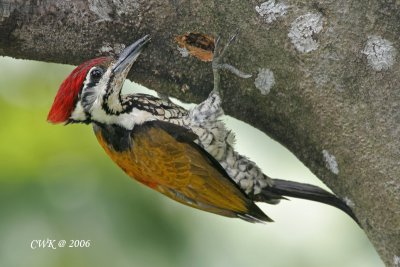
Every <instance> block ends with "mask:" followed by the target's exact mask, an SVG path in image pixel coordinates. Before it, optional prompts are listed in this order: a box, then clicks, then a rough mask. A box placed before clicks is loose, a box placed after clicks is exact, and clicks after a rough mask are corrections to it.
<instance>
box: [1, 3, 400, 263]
mask: <svg viewBox="0 0 400 267" xmlns="http://www.w3.org/2000/svg"><path fill="white" fill-rule="evenodd" d="M399 21H400V2H399V1H389V0H387V1H361V0H355V1H343V0H339V1H333V0H331V1H329V0H320V1H294V0H284V1H279V2H275V1H272V0H271V1H268V2H265V3H264V4H263V1H240V0H233V1H228V0H221V1H211V0H205V1H200V0H192V1H182V0H170V1H157V0H136V1H135V0H131V1H127V0H89V1H83V0H73V1H72V0H71V1H64V0H37V1H33V0H31V1H24V0H0V55H4V56H11V57H16V58H24V59H33V60H41V61H51V62H58V63H68V64H74V65H77V64H79V63H81V62H83V61H84V60H86V59H89V58H93V57H96V56H99V55H104V54H108V53H110V52H111V53H112V52H118V51H120V50H121V48H122V47H123V45H126V44H129V43H131V42H133V41H134V40H136V39H138V38H139V37H142V36H143V35H145V34H150V35H151V37H152V41H151V43H150V45H149V46H148V47H147V49H146V50H145V51H144V53H143V55H142V56H141V57H140V58H139V60H138V62H137V64H136V65H135V67H134V71H133V72H132V74H131V76H130V79H132V80H134V81H136V82H138V83H141V84H143V85H145V86H147V87H149V88H152V89H155V90H157V91H159V92H162V93H167V94H169V95H171V96H174V97H177V98H178V99H181V100H184V101H191V102H200V101H201V100H203V99H204V98H205V97H206V96H207V95H208V93H209V92H210V90H211V89H212V81H213V79H212V71H211V66H210V63H205V62H201V61H199V60H197V59H196V58H194V57H183V56H182V55H181V53H180V52H179V51H178V49H177V43H176V42H175V40H174V38H175V36H177V35H180V34H183V33H185V32H188V31H191V32H204V33H207V34H211V35H216V34H218V33H221V34H222V36H223V37H225V39H226V38H227V37H228V35H229V34H230V33H233V32H235V30H236V29H239V31H240V36H239V38H238V41H237V43H236V44H235V45H233V46H232V47H231V50H230V51H229V53H228V55H227V61H228V62H229V63H231V64H233V65H235V66H236V67H238V68H239V69H241V70H243V71H245V72H248V73H251V74H253V77H252V78H250V79H240V78H238V77H235V76H233V75H232V74H223V75H222V80H221V82H222V84H221V86H222V90H223V92H224V110H225V112H226V113H227V114H228V115H231V116H233V117H236V118H238V119H240V120H243V121H245V122H247V123H249V124H251V125H253V126H254V127H256V128H258V129H260V130H262V131H263V132H265V133H266V134H268V135H269V136H271V137H272V138H274V139H275V140H277V141H279V142H280V143H281V144H283V145H284V146H286V147H287V148H288V149H289V150H290V151H292V152H293V153H294V154H295V155H296V156H297V157H298V158H299V159H300V160H301V161H302V162H303V163H304V164H305V165H306V166H308V168H310V169H311V170H312V172H314V173H315V174H316V175H317V176H318V177H319V178H320V179H321V180H322V181H324V182H325V183H326V184H327V185H328V186H329V187H330V188H331V189H332V190H333V192H335V193H336V194H337V195H338V196H340V197H342V198H343V199H346V201H347V202H348V203H349V205H351V206H352V207H353V209H354V211H355V213H356V215H357V217H358V218H359V220H360V222H361V224H362V226H363V229H364V230H365V233H366V234H367V235H368V237H369V239H370V240H371V242H372V243H373V244H374V246H375V248H376V249H377V251H378V252H379V254H380V256H381V258H382V259H383V261H384V262H385V264H386V265H387V266H396V267H399V266H400V140H399V134H400V83H399V77H400V64H399V60H400V59H399V56H398V50H399V49H400V44H399V36H400V23H399ZM272 75H273V78H272ZM272 79H273V80H274V81H272Z"/></svg>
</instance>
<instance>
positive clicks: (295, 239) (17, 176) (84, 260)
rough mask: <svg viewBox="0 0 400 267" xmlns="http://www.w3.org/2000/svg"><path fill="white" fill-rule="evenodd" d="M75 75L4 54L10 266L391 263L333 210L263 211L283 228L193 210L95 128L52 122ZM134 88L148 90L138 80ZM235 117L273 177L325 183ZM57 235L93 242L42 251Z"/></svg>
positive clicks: (1, 240)
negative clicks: (114, 150) (50, 115)
mask: <svg viewBox="0 0 400 267" xmlns="http://www.w3.org/2000/svg"><path fill="white" fill-rule="evenodd" d="M72 69H73V67H72V66H66V65H58V64H50V63H42V62H33V61H24V60H15V59H11V58H4V57H0V70H1V72H0V73H1V74H0V111H1V112H0V114H1V124H0V125H1V126H0V218H1V219H0V266H4V267H8V266H10V267H12V266H33V267H36V266H45V267H47V266H55V267H62V266H144V267H147V266H162V267H164V266H166V267H167V266H171V267H172V266H174V267H176V266H185V267H186V266H190V267H192V266H193V267H197V266H198V267H201V266H229V267H235V266H252V267H257V266H273V267H281V266H282V267H283V266H285V267H287V266H297V267H302V266H305V267H316V266H318V267H320V266H321V267H322V266H323V267H337V266H341V267H346V266H349V267H350V266H351V267H358V266H359V267H372V266H373V267H376V266H383V263H382V262H381V260H380V259H379V257H378V255H377V253H376V252H375V251H374V249H373V247H372V246H371V244H370V242H369V241H368V239H367V238H366V236H365V235H364V233H363V232H362V231H361V230H360V229H359V228H358V226H357V225H356V224H355V223H354V222H353V221H352V220H351V219H350V218H348V217H347V216H346V215H345V214H344V213H342V212H341V211H338V210H336V209H334V208H331V207H329V206H325V205H322V204H316V203H311V202H308V201H302V200H294V199H293V200H291V201H283V202H282V203H281V204H280V205H277V206H271V205H266V204H261V205H260V206H261V208H262V209H263V210H264V211H265V212H266V213H267V214H268V215H269V216H270V217H272V218H273V219H274V220H275V223H270V224H264V225H262V224H250V223H246V222H244V221H241V220H238V219H229V218H224V217H220V216H216V215H213V214H208V213H205V212H201V211H198V210H195V209H191V208H188V207H186V206H183V205H181V204H178V203H175V202H173V201H172V200H169V199H167V198H165V197H164V196H162V195H160V194H158V193H156V192H153V191H151V190H150V189H148V188H146V187H144V186H142V185H140V184H138V183H137V182H135V181H132V180H131V179H130V178H128V177H127V176H126V175H125V174H124V173H123V172H122V171H121V170H120V169H119V168H118V167H117V166H116V165H114V163H113V162H112V161H111V160H110V159H108V157H107V156H106V154H105V153H104V151H103V150H102V149H101V147H100V146H99V145H98V144H97V140H96V138H95V137H94V135H93V133H92V129H91V127H90V126H87V125H70V126H68V127H65V126H60V125H57V126H55V125H51V124H49V123H47V122H46V116H47V112H48V110H49V108H50V106H51V103H52V101H53V98H54V96H55V93H56V91H57V89H58V86H59V85H60V83H61V82H62V80H63V79H64V78H65V77H66V76H67V75H68V74H69V72H70V71H71V70H72ZM124 90H126V91H141V92H143V91H144V90H145V89H143V88H140V87H139V86H137V85H134V84H133V83H131V82H126V84H125V88H124ZM153 93H154V92H153ZM225 120H226V122H227V124H228V127H230V128H232V129H234V131H235V132H236V133H237V139H238V140H237V147H238V150H239V151H241V152H242V153H243V154H245V155H247V156H249V157H250V158H251V159H253V160H254V161H256V162H257V163H258V164H259V165H260V167H261V168H262V169H263V170H264V171H265V172H266V173H267V174H268V175H270V176H272V177H279V178H283V179H291V180H297V181H302V182H309V183H313V184H318V185H321V186H322V184H321V182H320V181H319V180H318V179H316V178H315V177H314V176H313V175H312V174H311V173H310V172H309V171H308V170H307V168H306V167H304V166H303V165H302V164H301V163H300V162H299V161H298V160H296V158H295V157H294V156H293V155H291V154H290V153H289V152H288V151H287V150H286V149H284V148H282V146H280V145H279V144H277V143H276V142H274V141H272V140H271V139H269V138H268V137H267V136H265V135H264V134H262V133H261V132H259V131H257V130H256V129H254V128H252V127H250V126H247V125H245V124H243V123H241V122H239V121H237V120H235V119H233V118H229V117H226V118H225ZM47 238H49V239H56V240H60V239H64V240H67V242H68V241H69V240H76V239H78V240H91V245H90V247H89V248H68V247H65V248H58V249H56V250H52V249H48V248H47V249H43V248H37V249H35V250H33V249H31V248H30V244H31V241H32V240H35V239H47Z"/></svg>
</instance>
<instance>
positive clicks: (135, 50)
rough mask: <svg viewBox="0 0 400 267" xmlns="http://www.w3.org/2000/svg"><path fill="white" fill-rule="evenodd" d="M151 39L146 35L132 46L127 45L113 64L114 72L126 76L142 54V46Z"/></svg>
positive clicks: (122, 76)
mask: <svg viewBox="0 0 400 267" xmlns="http://www.w3.org/2000/svg"><path fill="white" fill-rule="evenodd" d="M149 41H150V36H149V35H146V36H144V37H142V38H141V39H139V40H137V41H136V42H134V43H133V44H131V45H130V46H128V47H126V48H125V49H124V50H123V51H122V52H121V53H120V54H119V57H118V59H117V61H116V62H115V63H114V64H113V66H112V69H111V71H112V73H113V74H114V75H116V76H120V77H121V78H124V79H125V78H126V75H127V74H128V72H129V70H130V69H131V67H132V64H133V63H134V62H135V60H136V59H137V58H138V56H139V55H140V52H141V51H142V48H143V47H144V45H145V44H146V43H148V42H149Z"/></svg>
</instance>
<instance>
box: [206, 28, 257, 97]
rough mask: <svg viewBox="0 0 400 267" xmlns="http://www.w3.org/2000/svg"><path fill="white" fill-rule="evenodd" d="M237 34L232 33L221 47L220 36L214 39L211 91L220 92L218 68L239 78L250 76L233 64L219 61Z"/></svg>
mask: <svg viewBox="0 0 400 267" xmlns="http://www.w3.org/2000/svg"><path fill="white" fill-rule="evenodd" d="M237 35H238V32H236V33H235V34H234V35H232V36H231V37H230V38H229V40H228V42H227V43H226V44H225V46H224V47H223V48H222V49H221V48H220V47H219V46H220V41H221V38H220V37H219V36H218V37H217V38H216V40H215V48H214V57H213V61H212V70H213V75H214V89H213V93H217V94H220V93H221V92H220V88H219V85H220V73H219V70H220V69H226V70H228V71H230V72H232V73H233V74H235V75H236V76H239V77H241V78H245V79H246V78H250V77H251V74H246V73H243V72H242V71H240V70H238V69H237V68H235V67H234V66H232V65H229V64H227V63H222V62H221V61H222V59H223V57H224V55H225V53H226V51H227V50H228V48H229V46H230V45H231V44H232V43H233V41H234V40H235V39H236V36H237Z"/></svg>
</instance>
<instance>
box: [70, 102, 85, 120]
mask: <svg viewBox="0 0 400 267" xmlns="http://www.w3.org/2000/svg"><path fill="white" fill-rule="evenodd" d="M70 118H71V119H72V120H74V121H85V120H86V119H87V117H86V114H85V110H84V109H83V107H82V103H81V101H78V103H76V107H75V109H74V111H72V114H71V116H70Z"/></svg>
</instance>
